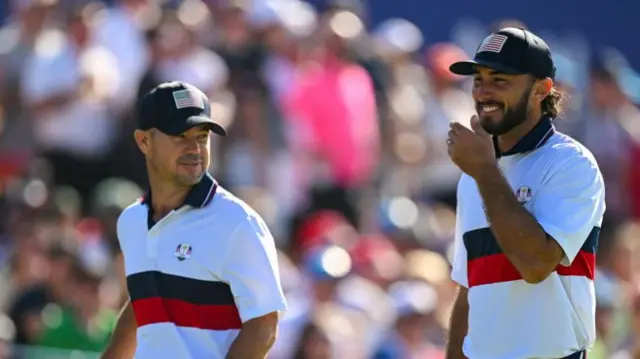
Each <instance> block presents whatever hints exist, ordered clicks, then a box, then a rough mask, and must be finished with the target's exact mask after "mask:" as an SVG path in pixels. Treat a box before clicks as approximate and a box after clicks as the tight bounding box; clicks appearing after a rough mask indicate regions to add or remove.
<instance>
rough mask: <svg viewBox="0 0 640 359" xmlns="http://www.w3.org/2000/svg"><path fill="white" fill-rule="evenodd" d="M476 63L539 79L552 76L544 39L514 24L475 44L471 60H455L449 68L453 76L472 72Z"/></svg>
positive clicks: (553, 70) (547, 47)
mask: <svg viewBox="0 0 640 359" xmlns="http://www.w3.org/2000/svg"><path fill="white" fill-rule="evenodd" d="M478 65H479V66H483V67H487V68H490V69H493V70H496V71H499V72H502V73H506V74H513V75H523V74H530V75H533V76H535V77H537V78H540V79H544V78H547V77H550V78H551V79H554V78H555V75H556V67H555V65H554V63H553V59H552V58H551V50H550V49H549V46H548V45H547V44H546V43H545V42H544V40H542V39H541V38H540V37H538V36H537V35H535V34H534V33H532V32H530V31H528V30H525V29H522V28H515V27H507V28H504V29H501V30H498V31H497V32H494V33H493V34H491V35H489V36H487V37H486V38H485V39H484V40H483V41H482V43H481V44H480V46H478V49H477V50H476V55H475V57H474V58H473V60H468V61H460V62H456V63H454V64H453V65H451V66H450V67H449V70H450V71H451V72H453V73H454V74H457V75H465V76H467V75H473V74H474V73H475V72H476V66H478Z"/></svg>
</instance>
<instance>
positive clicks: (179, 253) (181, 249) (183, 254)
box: [175, 243, 191, 262]
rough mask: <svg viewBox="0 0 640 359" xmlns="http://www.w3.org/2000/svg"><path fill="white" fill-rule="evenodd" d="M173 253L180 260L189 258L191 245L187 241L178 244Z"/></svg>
mask: <svg viewBox="0 0 640 359" xmlns="http://www.w3.org/2000/svg"><path fill="white" fill-rule="evenodd" d="M175 255H176V258H178V260H179V261H181V262H182V261H183V260H185V259H189V258H190V257H191V246H190V245H188V244H187V243H182V244H178V247H176V252H175Z"/></svg>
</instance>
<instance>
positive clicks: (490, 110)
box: [482, 105, 498, 112]
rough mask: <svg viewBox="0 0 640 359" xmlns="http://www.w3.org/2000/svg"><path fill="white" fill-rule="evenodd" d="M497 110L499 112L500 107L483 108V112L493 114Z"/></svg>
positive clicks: (487, 106) (486, 106)
mask: <svg viewBox="0 0 640 359" xmlns="http://www.w3.org/2000/svg"><path fill="white" fill-rule="evenodd" d="M497 110H498V106H495V105H491V106H489V105H485V106H482V112H493V111H497Z"/></svg>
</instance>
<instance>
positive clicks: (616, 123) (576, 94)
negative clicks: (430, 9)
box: [0, 0, 640, 359]
mask: <svg viewBox="0 0 640 359" xmlns="http://www.w3.org/2000/svg"><path fill="white" fill-rule="evenodd" d="M10 5H11V16H10V18H9V19H7V21H6V22H5V25H4V27H2V28H1V29H0V265H1V267H0V358H2V359H8V358H38V359H40V358H42V359H49V358H52V359H53V358H55V359H57V358H93V357H96V355H97V354H96V353H99V352H100V351H101V350H102V349H103V348H104V346H105V344H106V342H107V341H108V338H109V335H110V332H111V330H112V329H113V326H114V324H115V320H116V318H117V312H118V310H119V308H120V307H121V305H122V304H123V303H124V301H125V300H126V298H127V293H126V288H125V284H124V280H123V279H124V278H123V268H122V257H121V253H120V250H119V247H118V241H117V238H116V235H115V223H116V220H117V218H118V215H119V213H120V211H121V210H122V209H123V208H125V207H126V206H128V205H129V204H130V203H132V202H133V201H135V200H136V199H137V198H138V197H139V196H140V195H141V194H142V193H143V192H144V190H145V187H146V173H145V168H144V163H143V158H142V156H141V154H140V153H139V151H138V150H137V148H136V147H135V143H134V141H133V136H132V131H133V129H134V128H135V115H136V111H135V104H136V102H137V100H138V99H139V98H140V96H141V95H142V94H144V93H145V92H146V91H148V90H150V89H151V88H152V87H154V86H155V85H157V84H159V83H161V82H165V81H170V80H181V81H186V82H188V83H191V84H193V85H195V86H197V87H199V88H200V89H202V90H203V91H204V92H206V93H207V94H208V95H209V98H210V99H211V101H212V109H213V113H214V116H215V117H216V120H217V121H219V122H221V123H223V124H224V126H225V127H226V128H227V129H228V132H229V136H228V137H227V138H224V139H219V138H214V139H213V161H212V166H211V173H212V174H213V175H214V177H215V178H216V179H217V180H218V181H219V182H220V183H221V184H222V185H223V186H225V187H226V188H228V189H230V190H231V191H233V192H234V193H236V194H237V195H239V196H240V197H241V198H242V199H244V200H245V201H247V202H248V203H249V204H250V205H251V206H253V207H254V208H256V209H257V211H258V212H259V213H260V214H261V215H262V216H263V217H264V218H265V220H266V221H267V222H268V224H269V226H270V228H271V229H272V232H273V234H274V236H275V238H276V241H277V245H278V248H279V255H280V271H281V277H282V283H283V286H284V290H285V292H286V295H287V298H288V302H289V307H290V308H289V312H288V313H287V316H286V317H285V318H284V319H283V320H282V322H281V326H280V335H279V339H278V341H277V343H276V345H275V347H274V349H273V351H272V353H271V355H270V359H333V358H350V359H436V358H444V345H445V338H446V330H447V321H448V317H449V311H450V305H451V303H452V300H453V296H454V294H455V290H456V287H455V285H454V283H453V282H452V281H451V280H450V279H449V270H450V265H449V259H450V256H451V253H450V252H451V244H452V239H453V233H454V229H455V204H456V199H455V189H456V185H457V179H458V177H459V176H460V172H459V170H458V169H457V168H456V167H455V166H454V165H453V164H452V163H451V162H450V161H449V159H448V157H447V154H446V145H445V139H446V133H447V131H448V123H449V122H451V121H458V122H462V123H465V122H468V120H469V118H470V116H471V115H472V114H473V113H474V112H475V108H474V104H473V102H472V101H471V98H470V96H469V83H468V81H467V80H466V79H463V78H460V77H457V76H454V75H452V74H451V73H449V72H448V66H449V64H451V63H452V62H454V61H456V60H459V59H462V58H465V57H467V56H468V54H470V53H473V51H474V50H475V46H476V45H477V44H478V43H479V40H480V39H482V38H483V37H484V36H485V35H486V34H488V32H489V31H490V30H492V29H495V28H497V27H501V26H505V25H508V24H512V25H513V24H517V25H519V26H526V25H525V24H519V23H518V22H517V21H515V20H504V21H499V22H496V23H495V24H490V25H489V26H487V27H486V28H482V29H469V28H468V29H467V30H466V32H465V31H464V29H458V31H457V32H456V34H455V36H452V38H454V39H453V40H452V42H448V43H435V44H434V43H428V42H427V41H426V38H427V35H428V34H423V33H422V31H421V30H420V29H418V28H417V27H416V26H414V25H413V24H412V23H410V22H408V21H406V20H403V19H389V20H387V21H384V22H382V23H380V24H377V25H376V26H371V25H370V24H368V23H367V9H366V6H364V5H363V4H362V3H360V2H359V1H333V2H329V3H328V4H324V5H323V6H320V7H319V6H312V5H311V4H309V3H306V2H302V1H299V0H252V1H250V0H245V1H241V0H235V1H234V0H183V1H177V0H166V1H159V0H158V1H152V0H113V1H110V4H109V6H107V5H105V4H104V3H101V2H91V1H88V0H61V1H56V0H11V1H10ZM576 16H578V15H576ZM533 30H534V31H535V30H536V29H533ZM549 42H550V44H551V45H552V49H553V50H557V51H556V55H557V58H556V63H557V66H558V78H557V86H558V87H559V88H561V89H562V90H563V91H566V92H567V93H569V95H570V100H569V102H568V103H567V104H566V107H565V112H564V114H563V117H562V118H560V119H558V120H557V121H556V126H557V127H558V128H559V129H561V130H562V131H564V132H566V133H569V134H571V135H573V136H575V137H576V138H578V139H579V140H580V141H582V142H583V143H584V144H585V145H586V146H587V147H588V148H589V149H590V150H591V151H593V153H594V154H595V156H596V158H597V160H598V162H599V164H600V166H601V170H602V172H603V174H604V177H605V181H606V191H607V201H608V204H607V205H608V212H607V218H606V221H605V224H604V225H603V230H602V237H601V239H600V246H599V253H598V266H599V269H598V274H597V279H596V296H597V300H598V307H597V332H598V335H599V339H598V343H597V344H596V346H595V347H594V348H593V350H592V352H591V353H590V354H589V358H590V359H606V358H616V359H627V358H628V359H631V358H640V290H639V289H640V287H639V286H638V284H640V282H638V275H639V274H640V265H639V264H638V258H640V256H638V254H639V251H638V243H639V241H640V224H638V223H640V222H638V221H640V127H639V126H640V109H639V107H638V104H637V101H638V96H637V95H638V94H640V92H638V93H634V92H633V88H632V86H631V87H630V86H629V85H628V83H629V81H630V80H629V79H630V78H633V76H635V73H634V72H633V70H632V69H631V67H630V66H629V65H628V64H627V63H626V62H625V60H624V57H623V56H622V55H621V54H619V53H617V52H615V51H607V52H602V53H599V54H598V56H593V57H590V56H588V55H586V54H585V51H584V50H583V49H582V48H581V47H580V46H579V44H574V43H560V42H558V41H554V39H553V38H551V39H550V41H549ZM630 88H631V90H630ZM496 305H499V303H496ZM490 328H491V323H487V330H490Z"/></svg>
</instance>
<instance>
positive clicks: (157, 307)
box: [127, 271, 242, 330]
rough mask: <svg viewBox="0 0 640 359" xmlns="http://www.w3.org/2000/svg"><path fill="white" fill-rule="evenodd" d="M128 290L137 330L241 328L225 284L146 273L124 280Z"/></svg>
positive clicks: (229, 290)
mask: <svg viewBox="0 0 640 359" xmlns="http://www.w3.org/2000/svg"><path fill="white" fill-rule="evenodd" d="M127 288H128V290H129V295H130V297H131V303H132V305H133V309H134V313H135V316H136V321H137V323H138V326H144V325H148V324H154V323H173V324H175V325H177V326H180V327H190V328H200V329H208V330H229V329H240V328H241V326H242V322H241V320H240V315H239V313H238V309H237V307H236V305H235V301H234V298H233V294H232V292H231V287H230V286H229V285H228V284H226V283H222V282H211V281H204V280H199V279H193V278H187V277H181V276H177V275H172V274H166V273H162V272H159V271H146V272H140V273H135V274H131V275H129V276H127Z"/></svg>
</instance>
